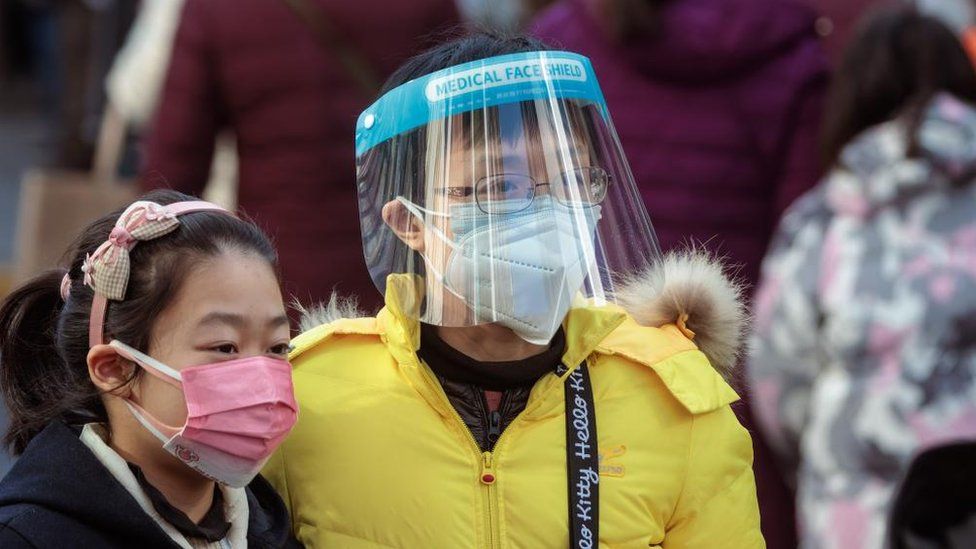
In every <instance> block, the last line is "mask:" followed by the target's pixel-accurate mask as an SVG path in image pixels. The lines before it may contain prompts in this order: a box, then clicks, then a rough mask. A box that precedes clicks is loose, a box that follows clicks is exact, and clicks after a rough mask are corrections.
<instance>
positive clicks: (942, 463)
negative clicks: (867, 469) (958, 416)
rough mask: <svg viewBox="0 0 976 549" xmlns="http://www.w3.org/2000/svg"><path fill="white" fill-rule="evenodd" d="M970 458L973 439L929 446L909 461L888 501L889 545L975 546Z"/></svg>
mask: <svg viewBox="0 0 976 549" xmlns="http://www.w3.org/2000/svg"><path fill="white" fill-rule="evenodd" d="M973 463H976V443H974V442H965V443H957V444H950V445H947V446H939V447H936V448H932V449H929V450H926V451H925V452H922V453H921V454H919V455H918V456H917V457H916V458H915V460H914V461H912V465H911V467H910V468H909V470H908V474H907V475H905V480H904V481H903V482H902V485H901V488H900V489H899V490H898V493H897V497H896V498H895V500H894V504H893V505H892V510H891V515H890V524H891V526H890V530H889V543H890V547H891V549H911V548H913V547H920V546H924V547H945V548H947V549H956V548H958V549H962V548H963V547H966V548H969V547H976V524H974V522H973V519H974V518H976V471H974V469H973ZM950 530H956V532H953V535H950ZM959 538H965V539H959ZM912 540H915V541H914V543H913V541H912ZM923 541H924V543H922V542H923Z"/></svg>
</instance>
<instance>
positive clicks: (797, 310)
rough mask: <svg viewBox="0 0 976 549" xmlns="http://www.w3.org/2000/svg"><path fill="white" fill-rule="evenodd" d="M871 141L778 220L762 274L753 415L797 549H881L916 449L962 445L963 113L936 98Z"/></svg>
mask: <svg viewBox="0 0 976 549" xmlns="http://www.w3.org/2000/svg"><path fill="white" fill-rule="evenodd" d="M909 127H910V126H909V122H908V120H907V118H902V119H899V120H895V121H892V122H888V123H885V124H882V125H879V126H876V127H873V128H871V129H869V130H868V131H866V132H864V133H863V134H861V135H860V136H858V137H857V138H856V139H854V140H853V141H852V142H851V143H850V144H849V145H848V146H847V147H846V149H845V150H844V152H843V154H842V157H841V162H840V165H841V166H842V167H840V168H837V169H835V170H834V171H833V172H832V173H831V174H829V175H828V176H827V178H826V179H825V180H824V181H822V182H821V183H820V184H819V185H818V186H817V187H816V188H815V189H813V190H812V191H810V193H808V194H807V195H805V196H804V197H802V198H801V199H800V200H799V201H797V203H795V204H794V205H793V206H792V207H791V209H790V210H789V211H788V212H787V214H786V215H785V217H784V219H783V221H782V224H781V226H780V228H779V231H778V234H777V236H776V238H775V239H774V241H773V245H772V248H771V250H770V252H769V254H768V256H767V257H766V259H765V261H764V263H763V277H762V282H761V285H760V289H759V292H758V294H757V298H756V312H755V314H756V326H755V333H754V335H753V341H752V345H751V351H750V359H749V365H748V366H749V377H750V383H751V385H752V390H753V391H754V393H753V394H754V395H755V396H754V404H753V406H754V408H755V413H756V415H757V416H758V418H759V420H760V425H761V427H762V428H763V430H764V431H765V434H766V436H767V437H768V439H769V440H770V443H771V444H772V445H773V446H774V447H775V449H776V450H777V452H778V453H779V454H780V456H781V457H782V459H783V460H784V462H785V463H786V464H787V469H788V470H790V471H791V473H792V474H793V475H795V476H794V480H795V482H796V486H797V491H798V498H799V503H798V508H799V511H798V513H799V522H800V524H801V526H800V528H801V537H802V546H803V547H804V548H815V549H834V548H849V547H857V548H874V547H881V546H882V545H883V538H884V533H885V527H886V520H887V519H886V517H887V513H888V508H889V500H890V499H891V495H892V492H893V490H894V489H895V488H896V487H897V484H898V482H899V481H900V479H901V477H902V476H903V474H904V471H905V470H906V467H907V464H908V463H909V462H910V460H911V458H912V457H913V456H914V455H915V454H916V453H917V452H919V451H920V450H921V449H924V448H928V447H932V446H934V445H939V444H942V443H944V442H946V441H949V440H955V439H960V438H962V439H974V438H976V379H974V376H976V110H974V107H973V106H971V105H968V104H965V103H962V102H960V101H958V100H956V99H954V98H953V97H951V96H948V95H945V94H943V95H940V96H937V97H936V99H935V100H933V101H932V102H931V103H930V104H929V105H928V106H927V108H926V109H925V111H924V113H923V116H922V118H921V121H920V123H919V124H918V129H917V131H916V132H914V136H915V137H914V141H915V143H914V149H915V150H917V151H918V152H917V153H916V154H914V155H908V154H907V151H908V150H910V149H911V148H912V145H910V143H911V141H913V140H912V139H909V138H908V133H909V131H908V130H907V128H909Z"/></svg>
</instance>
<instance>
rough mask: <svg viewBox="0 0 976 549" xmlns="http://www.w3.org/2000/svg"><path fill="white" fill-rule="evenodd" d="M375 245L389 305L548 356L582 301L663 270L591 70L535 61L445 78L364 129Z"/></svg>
mask: <svg viewBox="0 0 976 549" xmlns="http://www.w3.org/2000/svg"><path fill="white" fill-rule="evenodd" d="M357 171H358V185H359V203H360V214H361V220H362V229H363V246H364V251H365V255H366V262H367V265H368V267H369V270H370V274H371V275H372V278H373V280H374V282H375V283H376V285H377V287H378V288H379V289H380V291H383V292H384V293H386V294H387V297H388V299H389V292H390V290H391V285H393V286H394V287H396V288H397V290H396V293H397V297H398V299H401V300H403V301H405V302H404V303H401V304H400V306H401V307H402V310H404V311H406V312H408V313H409V314H415V315H416V316H417V317H418V318H419V319H420V320H421V321H423V322H427V323H430V324H435V325H440V326H471V325H476V324H482V323H488V322H495V323H500V324H502V325H505V326H507V327H510V328H512V329H513V330H514V331H515V332H516V333H518V334H519V335H520V336H522V337H523V338H524V339H526V340H528V341H531V342H534V343H544V342H546V341H548V340H549V339H550V338H551V336H552V335H553V334H554V333H555V331H556V330H557V329H558V327H559V324H560V323H561V322H562V320H563V318H564V317H565V315H566V313H567V311H568V310H569V308H570V307H572V306H573V304H574V303H582V302H583V301H582V300H589V302H590V303H591V304H596V305H601V304H605V303H607V302H613V301H614V285H615V284H616V283H617V281H618V280H619V279H620V278H621V277H622V276H625V275H628V274H632V273H634V272H635V271H637V270H639V269H642V268H644V267H646V266H647V265H648V264H649V263H651V262H652V261H655V260H656V259H657V258H658V257H659V251H658V247H657V243H656V240H655V238H654V233H653V231H652V229H651V226H650V222H649V220H648V217H647V213H646V211H645V210H644V207H643V204H642V203H641V200H640V196H639V194H638V192H637V188H636V186H635V184H634V181H633V177H632V175H631V172H630V169H629V168H628V166H627V163H626V159H625V158H624V155H623V152H622V150H621V148H620V145H619V142H618V139H617V136H616V132H615V131H614V129H613V125H612V123H611V121H610V117H609V114H608V112H607V109H606V105H605V103H604V101H603V97H602V94H601V92H600V90H599V86H598V85H597V82H596V78H595V76H594V75H593V71H592V68H591V67H590V64H589V61H588V60H587V59H586V58H585V57H581V56H579V55H575V54H571V53H566V52H532V53H526V54H515V55H507V56H501V57H496V58H491V59H485V60H481V61H477V62H474V63H467V64H464V65H459V66H457V67H452V68H450V69H445V70H443V71H438V72H436V73H433V74H431V75H428V76H426V77H424V78H421V79H418V80H414V81H411V82H408V83H406V84H404V85H402V86H400V87H398V88H396V89H394V90H392V91H390V92H389V93H387V94H386V95H384V96H383V97H382V98H380V99H379V100H378V101H377V102H376V103H375V104H374V105H372V106H371V107H369V109H367V110H366V111H365V112H364V113H363V114H362V115H361V116H360V118H359V122H358V126H357Z"/></svg>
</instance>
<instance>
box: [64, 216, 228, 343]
mask: <svg viewBox="0 0 976 549" xmlns="http://www.w3.org/2000/svg"><path fill="white" fill-rule="evenodd" d="M202 211H215V212H224V213H228V214H230V212H228V211H227V210H225V209H224V208H221V207H220V206H218V205H216V204H211V203H210V202H205V201H203V200H192V201H187V202H176V203H173V204H169V205H168V206H161V205H159V204H156V203H155V202H148V201H144V200H140V201H138V202H134V203H133V204H132V205H131V206H129V207H128V208H126V209H125V211H124V212H122V215H120V216H119V219H118V221H116V222H115V228H113V229H112V233H111V234H110V235H109V237H108V240H106V241H105V242H104V243H103V244H102V245H101V246H99V247H98V248H97V249H96V250H95V251H94V252H93V253H91V254H89V255H87V256H86V257H85V262H84V263H83V264H82V266H81V271H82V272H83V273H85V278H84V283H85V284H86V285H88V286H90V287H91V289H92V290H93V291H94V292H95V297H94V298H93V299H92V310H91V318H90V320H89V324H88V345H89V346H90V347H94V346H95V345H98V344H101V343H103V340H104V331H105V308H106V307H107V306H108V300H109V299H112V300H115V301H121V300H122V299H124V298H125V290H126V287H127V286H128V285H129V271H130V265H129V251H130V250H132V248H134V247H135V245H136V244H137V243H138V242H139V241H146V240H153V239H155V238H159V237H161V236H163V235H166V234H169V233H171V232H173V231H174V230H175V229H176V228H177V227H179V225H180V222H179V220H177V219H176V218H177V216H180V215H183V214H186V213H190V212H202ZM231 215H232V214H231ZM70 291H71V277H70V273H68V274H65V275H64V278H63V279H62V280H61V297H62V298H63V299H65V300H67V299H68V296H69V295H70Z"/></svg>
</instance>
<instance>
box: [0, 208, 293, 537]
mask: <svg viewBox="0 0 976 549" xmlns="http://www.w3.org/2000/svg"><path fill="white" fill-rule="evenodd" d="M68 257H70V258H71V263H70V266H69V269H68V271H67V273H65V272H64V271H60V272H58V271H52V272H49V273H45V274H42V275H40V276H39V277H37V278H35V279H34V280H32V281H30V282H28V283H27V284H25V285H24V286H23V287H21V288H19V289H18V290H16V291H14V292H13V293H12V294H11V295H10V296H9V297H8V298H7V299H6V301H4V302H3V305H2V306H0V387H2V389H3V394H4V397H5V400H6V403H7V406H8V408H9V410H10V427H9V429H8V431H7V433H6V437H5V441H6V443H7V444H9V445H10V446H11V448H12V449H13V451H14V453H15V454H20V459H19V461H18V462H17V463H16V464H15V466H14V467H13V469H12V470H11V471H10V473H9V474H8V475H7V476H6V477H5V478H4V479H3V481H2V482H0V524H2V527H0V546H3V547H69V546H70V547H133V546H139V547H170V548H172V547H183V548H191V547H246V546H249V547H285V546H289V545H292V544H294V543H295V542H293V541H292V540H291V539H290V537H289V533H288V532H289V525H288V520H287V514H286V512H285V508H284V505H283V503H282V501H281V499H280V498H279V497H278V496H277V494H276V493H275V492H274V490H273V489H272V488H271V487H270V486H269V485H268V483H267V482H266V481H264V480H263V479H262V478H261V477H258V476H256V475H257V472H258V471H259V470H260V467H261V466H262V465H263V464H264V462H265V461H266V460H267V457H268V455H270V453H271V452H272V451H273V450H274V448H276V447H277V445H278V444H279V443H280V442H281V440H282V439H283V438H284V437H285V436H286V435H287V433H288V432H289V431H290V429H291V427H292V425H293V424H294V422H295V418H296V406H295V403H294V395H293V392H292V385H291V368H290V366H289V364H288V362H286V356H287V353H288V349H289V344H288V338H289V330H288V320H287V317H286V316H285V309H284V306H283V304H282V298H281V293H280V290H279V284H278V278H277V274H276V255H275V251H274V249H273V247H272V246H271V243H270V242H269V241H268V238H267V237H266V236H265V235H264V234H263V233H262V232H261V231H260V229H258V228H257V227H256V226H254V225H253V224H251V223H248V222H246V221H243V220H240V219H237V218H236V217H234V216H233V214H230V213H228V212H226V211H224V210H222V209H221V208H220V207H218V206H215V205H213V204H210V203H207V202H202V201H197V200H194V199H192V198H191V197H188V196H185V195H182V194H179V193H176V192H172V191H157V192H153V193H150V194H148V195H146V196H145V197H144V198H143V200H140V201H138V202H136V203H134V204H132V205H131V206H129V207H128V208H126V209H125V210H124V211H123V212H116V213H114V214H111V215H109V216H106V217H104V218H102V219H100V220H98V221H96V222H94V223H93V224H92V225H90V226H89V227H88V228H86V229H85V230H84V232H83V233H82V234H81V236H80V237H79V238H78V239H77V241H76V243H75V246H74V247H73V250H72V251H71V252H70V255H69V256H68ZM147 374H148V375H147Z"/></svg>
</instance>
